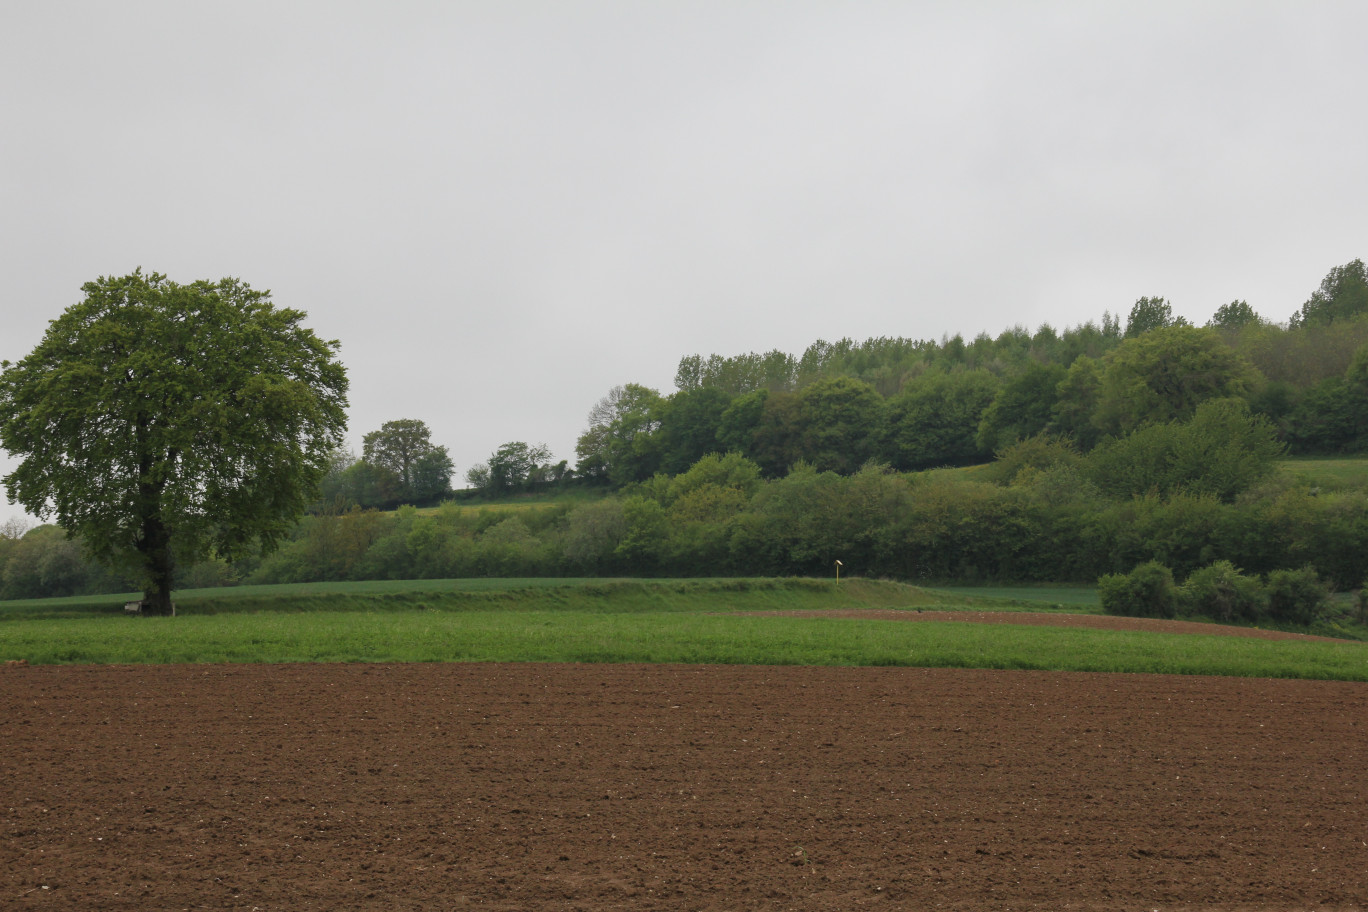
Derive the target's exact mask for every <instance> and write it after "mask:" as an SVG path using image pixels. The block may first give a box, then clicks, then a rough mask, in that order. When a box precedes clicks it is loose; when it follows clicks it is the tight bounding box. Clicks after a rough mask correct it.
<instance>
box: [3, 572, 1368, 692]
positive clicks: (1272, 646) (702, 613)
mask: <svg viewBox="0 0 1368 912" xmlns="http://www.w3.org/2000/svg"><path fill="white" fill-rule="evenodd" d="M254 590H255V591H254ZM1012 591H1015V590H1012ZM1041 591H1046V592H1050V593H1052V596H1051V597H1052V598H1053V597H1055V595H1057V594H1058V593H1059V592H1061V591H1062V590H1041ZM57 602H61V604H57ZM177 602H178V605H179V610H180V611H181V614H180V616H178V617H175V618H138V617H127V616H125V615H124V613H123V611H122V607H121V605H122V598H121V597H117V596H116V597H105V598H102V599H86V600H76V599H64V600H52V601H48V602H7V603H0V660H16V659H22V660H24V661H27V662H29V663H30V664H53V663H108V664H122V663H193V662H449V661H465V662H470V661H488V662H509V661H532V662H678V663H720V664H754V665H797V664H801V665H905V666H922V667H956V668H998V669H1008V668H1017V669H1040V670H1058V671H1108V672H1145V673H1162V674H1220V675H1240V676H1260V677H1299V678H1324V679H1338V680H1353V681H1365V680H1368V644H1364V643H1356V642H1343V643H1340V642H1333V643H1325V642H1314V641H1284V642H1273V641H1267V640H1256V639H1246V638H1239V637H1218V636H1193V635H1165V634H1154V633H1135V632H1115V631H1097V630H1084V629H1078V628H1054V627H1028V626H1024V625H1022V626H1017V625H980V624H956V623H943V622H931V621H922V622H918V623H907V622H902V621H897V620H875V619H864V618H855V619H851V618H836V617H822V616H815V617H814V616H800V617H793V616H775V615H755V614H742V613H739V612H755V611H773V610H781V609H792V608H800V609H821V608H852V607H879V608H887V607H902V608H908V609H914V608H918V607H922V608H926V607H937V608H948V609H980V610H1033V607H1032V603H1031V602H1029V601H1024V600H1021V599H1013V600H1010V601H1003V600H1000V599H994V598H985V597H983V596H982V595H971V594H966V593H964V592H944V591H931V590H923V589H917V588H915V587H911V586H904V585H901V584H897V583H886V582H874V581H866V580H849V581H844V582H842V583H840V584H839V585H837V584H835V583H833V582H830V581H819V580H656V581H642V580H592V581H570V580H461V581H415V582H397V583H334V584H314V585H305V586H274V587H243V588H240V589H223V590H203V591H201V592H185V593H179V594H178V596H177ZM1084 610H1086V609H1084Z"/></svg>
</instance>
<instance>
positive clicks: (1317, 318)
mask: <svg viewBox="0 0 1368 912" xmlns="http://www.w3.org/2000/svg"><path fill="white" fill-rule="evenodd" d="M1364 314H1368V267H1365V266H1364V265H1363V260H1351V261H1349V262H1348V263H1345V264H1344V265H1343V266H1336V267H1335V268H1334V269H1332V270H1330V272H1329V274H1327V275H1326V277H1325V279H1324V280H1323V281H1322V282H1321V285H1320V288H1318V289H1316V290H1315V291H1314V292H1312V293H1311V297H1310V299H1309V300H1307V302H1306V303H1305V304H1303V305H1302V307H1301V310H1299V311H1297V312H1296V313H1294V314H1293V315H1292V326H1294V327H1297V326H1317V325H1322V326H1323V325H1326V324H1329V323H1334V322H1336V321H1342V320H1349V319H1352V318H1354V317H1360V316H1363V315H1364Z"/></svg>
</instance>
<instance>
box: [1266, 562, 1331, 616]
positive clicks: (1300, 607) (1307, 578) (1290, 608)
mask: <svg viewBox="0 0 1368 912" xmlns="http://www.w3.org/2000/svg"><path fill="white" fill-rule="evenodd" d="M1329 598H1330V589H1329V587H1328V586H1326V585H1325V583H1323V582H1321V578H1320V576H1319V575H1318V574H1317V573H1316V570H1315V568H1314V567H1311V566H1306V567H1303V568H1301V569H1300V570H1274V571H1273V572H1272V573H1270V574H1268V613H1269V614H1270V615H1271V616H1272V617H1273V619H1274V620H1276V621H1286V622H1288V623H1292V624H1310V623H1312V622H1313V621H1316V620H1318V619H1319V618H1320V617H1321V616H1322V615H1324V614H1325V609H1326V605H1327V603H1328V601H1329Z"/></svg>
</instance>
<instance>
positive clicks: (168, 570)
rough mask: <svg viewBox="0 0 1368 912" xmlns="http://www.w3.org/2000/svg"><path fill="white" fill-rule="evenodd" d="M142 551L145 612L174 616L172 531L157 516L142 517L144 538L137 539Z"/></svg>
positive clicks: (143, 610)
mask: <svg viewBox="0 0 1368 912" xmlns="http://www.w3.org/2000/svg"><path fill="white" fill-rule="evenodd" d="M138 551H139V552H141V553H142V557H143V568H144V572H145V573H146V582H145V583H144V584H143V605H142V613H143V614H154V615H167V616H170V615H173V614H175V613H176V609H175V606H173V605H172V604H171V582H172V579H173V578H174V575H175V563H174V561H173V560H172V556H171V533H170V530H168V529H167V528H166V526H165V524H163V523H162V521H161V518H160V517H158V516H149V517H146V518H144V519H143V527H142V538H141V539H140V540H139V541H138Z"/></svg>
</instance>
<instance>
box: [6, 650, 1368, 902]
mask: <svg viewBox="0 0 1368 912" xmlns="http://www.w3.org/2000/svg"><path fill="white" fill-rule="evenodd" d="M1365 728H1368V686H1365V685H1362V684H1346V683H1334V682H1313V681H1284V680H1266V679H1232V678H1197V677H1166V676H1146V675H1096V674H1069V673H1040V672H988V671H982V672H980V671H960V670H924V669H907V668H891V669H881V668H757V667H715V666H691V667H680V666H629V665H616V666H608V665H599V666H573V665H313V666H303V665H277V666H269V665H259V666H221V665H216V666H138V667H51V666H41V667H11V668H0V770H3V777H0V908H3V909H52V910H91V909H102V910H121V909H137V910H164V909H231V910H242V912H250V910H259V912H266V910H299V909H329V910H333V909H348V910H354V909H362V910H371V909H374V910H420V909H421V910H449V909H476V908H484V909H498V910H575V909H582V910H590V909H592V910H628V909H630V910H641V909H645V910H752V909H776V910H777V909H803V910H848V909H859V908H884V909H890V910H892V909H936V908H944V909H958V910H980V909H982V910H989V909H992V910H999V909H1084V910H1102V909H1107V910H1111V909H1176V908H1179V907H1183V908H1187V907H1189V906H1193V905H1195V906H1200V907H1202V908H1204V909H1207V910H1236V909H1240V910H1247V909H1326V910H1329V909H1351V908H1361V907H1363V906H1364V905H1365V904H1368V782H1366V781H1365V776H1366V775H1368V774H1366V773H1365V770H1368V737H1365V735H1368V731H1365Z"/></svg>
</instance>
